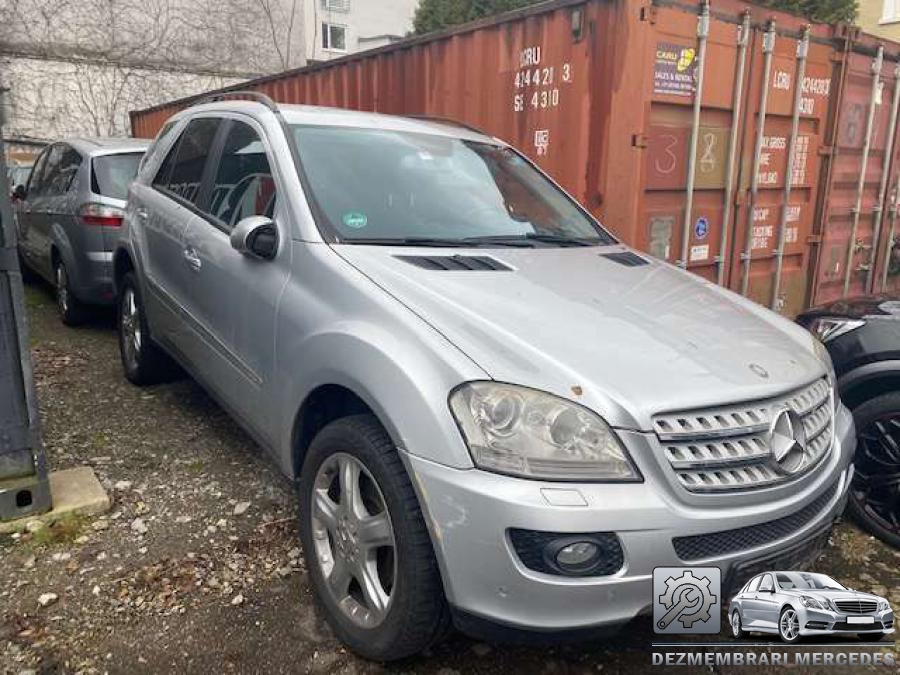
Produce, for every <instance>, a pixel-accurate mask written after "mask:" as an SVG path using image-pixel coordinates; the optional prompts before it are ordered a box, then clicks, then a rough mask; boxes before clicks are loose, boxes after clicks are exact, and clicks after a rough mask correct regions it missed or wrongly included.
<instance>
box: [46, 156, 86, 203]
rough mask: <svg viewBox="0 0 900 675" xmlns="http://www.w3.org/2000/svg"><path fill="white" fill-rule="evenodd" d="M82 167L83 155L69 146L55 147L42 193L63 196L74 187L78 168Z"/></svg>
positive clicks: (48, 163) (50, 157)
mask: <svg viewBox="0 0 900 675" xmlns="http://www.w3.org/2000/svg"><path fill="white" fill-rule="evenodd" d="M79 166H81V155H79V154H78V152H77V151H76V150H75V149H73V148H71V147H69V146H68V145H54V146H53V147H52V148H51V149H50V156H49V159H48V161H47V168H46V169H45V171H44V179H43V181H41V184H42V193H43V194H45V195H61V194H63V193H65V192H67V191H68V190H69V188H70V187H72V183H73V181H74V179H75V174H77V173H78V167H79Z"/></svg>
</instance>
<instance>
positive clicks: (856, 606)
mask: <svg viewBox="0 0 900 675" xmlns="http://www.w3.org/2000/svg"><path fill="white" fill-rule="evenodd" d="M834 606H835V607H837V608H838V610H840V611H841V612H843V613H844V614H874V613H875V610H876V609H878V603H877V602H876V601H875V600H860V599H857V598H852V599H849V600H835V601H834Z"/></svg>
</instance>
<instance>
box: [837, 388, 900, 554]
mask: <svg viewBox="0 0 900 675" xmlns="http://www.w3.org/2000/svg"><path fill="white" fill-rule="evenodd" d="M853 419H854V421H855V422H856V431H857V438H858V443H857V448H856V456H855V457H854V459H853V464H854V468H855V474H854V476H853V483H852V485H851V486H850V499H849V503H848V506H849V510H850V513H851V514H852V515H853V517H854V519H855V520H856V521H857V522H858V523H860V525H862V526H863V527H864V528H865V529H866V530H868V531H869V532H871V533H872V534H874V535H875V536H876V537H878V538H879V539H881V540H883V541H885V542H887V543H888V544H890V545H891V546H893V547H895V548H900V502H898V501H897V489H898V486H900V392H891V393H887V394H882V395H881V396H876V397H875V398H873V399H870V400H868V401H866V402H864V403H862V404H861V405H859V406H857V407H856V408H855V409H854V410H853Z"/></svg>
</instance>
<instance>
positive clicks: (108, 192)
mask: <svg viewBox="0 0 900 675" xmlns="http://www.w3.org/2000/svg"><path fill="white" fill-rule="evenodd" d="M140 161H141V153H140V152H133V153H132V152H129V153H126V154H122V155H106V156H105V157H95V158H94V159H93V161H92V162H91V191H92V192H94V193H96V194H98V195H104V196H106V197H113V198H114V199H127V197H128V186H129V185H130V184H131V181H133V180H134V177H135V176H136V175H137V169H138V164H139V163H140Z"/></svg>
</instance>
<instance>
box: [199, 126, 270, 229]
mask: <svg viewBox="0 0 900 675" xmlns="http://www.w3.org/2000/svg"><path fill="white" fill-rule="evenodd" d="M274 205H275V181H274V180H273V178H272V168H271V166H270V165H269V160H268V158H267V157H266V149H265V146H264V145H263V143H262V141H261V140H260V138H259V134H257V133H256V131H254V130H253V128H252V127H251V126H249V125H247V124H244V123H243V122H232V123H231V128H230V129H229V131H228V136H227V137H226V139H225V145H224V147H223V149H222V159H221V161H220V162H219V166H218V168H217V170H216V178H215V182H214V183H213V189H212V196H211V200H210V208H209V210H210V213H211V214H212V215H213V216H215V217H216V218H217V219H218V220H219V221H221V222H222V223H223V224H224V225H226V226H227V229H229V230H230V229H231V228H233V227H234V226H235V224H237V223H238V221H240V220H242V219H243V218H246V217H248V216H271V215H272V212H273V209H274Z"/></svg>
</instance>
